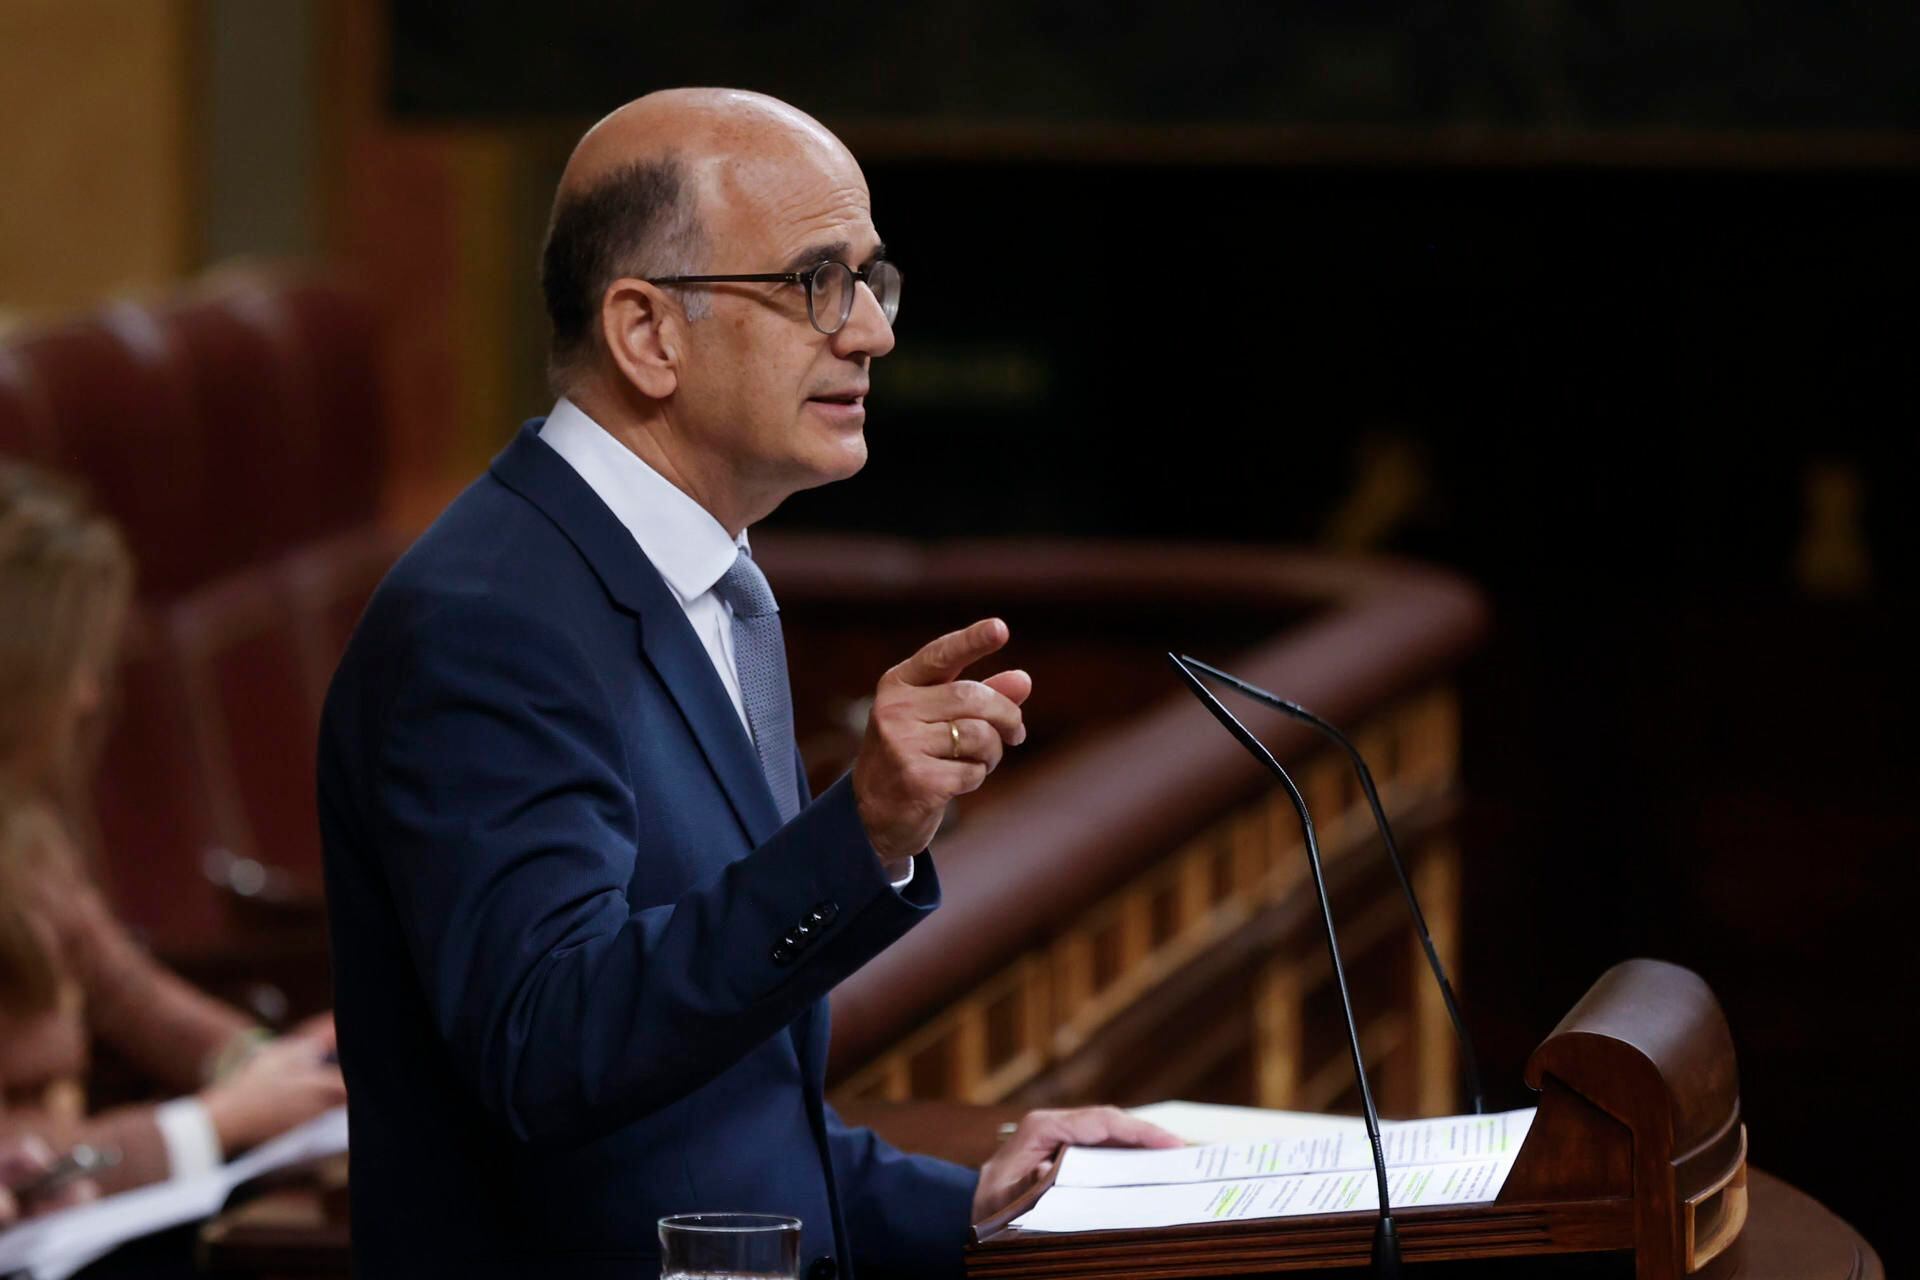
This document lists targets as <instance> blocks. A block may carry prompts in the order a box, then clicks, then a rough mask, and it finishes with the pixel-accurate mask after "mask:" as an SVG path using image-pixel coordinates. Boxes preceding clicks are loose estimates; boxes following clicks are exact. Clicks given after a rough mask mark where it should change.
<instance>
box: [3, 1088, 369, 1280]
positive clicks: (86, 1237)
mask: <svg viewBox="0 0 1920 1280" xmlns="http://www.w3.org/2000/svg"><path fill="white" fill-rule="evenodd" d="M346 1149H347V1109H346V1108H345V1107H338V1108H336V1109H334V1110H332V1111H329V1112H327V1113H326V1114H324V1115H321V1116H318V1117H316V1118H314V1119H312V1120H309V1121H308V1122H307V1123H306V1124H303V1125H300V1126H298V1127H297V1128H294V1129H290V1130H288V1131H287V1132H286V1133H283V1134H281V1135H280V1136H279V1137H277V1138H274V1139H273V1140H271V1141H269V1142H263V1143H261V1144H260V1145H259V1146H257V1147H255V1148H254V1149H253V1150H252V1151H249V1152H248V1153H247V1154H246V1155H243V1156H241V1157H239V1158H238V1159H236V1160H230V1161H228V1162H227V1163H226V1164H224V1165H222V1166H220V1167H219V1168H218V1169H214V1170H212V1171H211V1172H208V1173H203V1174H200V1175H199V1176H197V1177H188V1178H169V1179H168V1180H167V1181H165V1182H156V1183H153V1184H151V1185H149V1186H144V1187H135V1188H134V1189H133V1190H131V1191H122V1192H121V1193H120V1194H119V1195H114V1196H108V1197H106V1198H105V1199H103V1200H96V1201H93V1202H92V1203H90V1204H83V1205H77V1206H75V1207H74V1208H71V1209H62V1210H60V1211H59V1212H57V1213H50V1214H48V1215H47V1216H46V1217H44V1218H32V1219H29V1220H28V1221H26V1222H22V1223H20V1224H19V1225H17V1226H15V1227H13V1228H11V1229H9V1230H7V1231H5V1232H0V1276H7V1277H13V1276H14V1275H15V1274H16V1273H21V1274H24V1275H26V1276H28V1277H31V1280H66V1277H68V1276H70V1275H72V1274H73V1273H74V1272H76V1271H78V1270H80V1268H82V1267H84V1266H86V1265H87V1264H88V1263H90V1262H92V1261H94V1260H95V1259H97V1258H100V1257H103V1256H104V1255H106V1254H107V1253H109V1252H111V1251H112V1250H113V1249H114V1248H115V1247H116V1246H118V1245H120V1244H123V1243H125V1242H126V1241H128V1240H134V1239H137V1238H139V1237H141V1236H146V1235H152V1234H153V1233H154V1232H156V1231H164V1230H166V1229H167V1228H168V1227H172V1226H177V1225H179V1224H180V1223H182V1222H193V1221H196V1220H198V1219H200V1218H207V1217H211V1216H212V1215H214V1214H216V1213H218V1212H220V1208H221V1206H222V1205H224V1204H226V1202H227V1197H228V1196H229V1195H231V1194H233V1189H234V1188H235V1187H238V1186H239V1185H240V1184H241V1183H243V1182H250V1181H252V1180H253V1179H255V1178H258V1177H262V1176H264V1175H266V1174H269V1173H273V1172H276V1171H278V1170H280V1169H286V1168H291V1167H292V1166H294V1165H299V1164H305V1163H307V1162H308V1161H312V1160H320V1159H324V1158H325V1157H327V1156H331V1155H337V1154H339V1153H340V1152H342V1151H345V1150H346Z"/></svg>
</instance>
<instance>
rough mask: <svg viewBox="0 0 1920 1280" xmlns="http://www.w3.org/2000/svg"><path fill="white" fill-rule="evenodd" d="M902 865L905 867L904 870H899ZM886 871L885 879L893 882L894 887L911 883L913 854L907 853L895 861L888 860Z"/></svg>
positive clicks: (898, 887) (897, 887) (902, 887)
mask: <svg viewBox="0 0 1920 1280" xmlns="http://www.w3.org/2000/svg"><path fill="white" fill-rule="evenodd" d="M902 867H905V868H906V870H904V871H903V870H901V868H902ZM886 872H887V879H889V880H891V881H892V882H893V887H894V888H896V889H904V888H906V887H907V886H908V885H910V884H912V883H913V855H912V854H908V855H907V856H906V857H904V858H901V859H899V860H897V861H894V862H889V863H888V864H887V865H886Z"/></svg>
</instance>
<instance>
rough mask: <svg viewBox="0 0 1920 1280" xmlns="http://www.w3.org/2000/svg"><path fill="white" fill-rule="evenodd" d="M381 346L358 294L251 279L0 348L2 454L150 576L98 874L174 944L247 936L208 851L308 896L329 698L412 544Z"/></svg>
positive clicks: (108, 768) (105, 788)
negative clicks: (403, 538)
mask: <svg viewBox="0 0 1920 1280" xmlns="http://www.w3.org/2000/svg"><path fill="white" fill-rule="evenodd" d="M378 352H379V342H378V335H377V333H376V329H375V323H374V313H373V311H372V309H371V308H370V307H369V306H368V305H367V304H366V301H365V299H364V298H362V297H361V296H360V295H358V294H357V293H355V292H354V291H353V290H351V289H347V288H344V287H342V286H340V285H338V284H336V283H334V282H331V281H328V280H326V279H323V278H320V277H317V276H311V275H293V274H288V273H285V272H279V271H258V270H250V271H239V272H228V273H225V274H223V275H221V276H219V277H218V278H214V279H210V280H208V281H206V282H204V283H203V284H201V285H200V286H198V287H196V288H195V289H193V290H191V291H189V292H187V293H184V294H182V295H180V296H178V297H175V298H171V299H166V300H163V301H161V302H159V303H156V304H152V305H146V304H137V303H131V302H121V303H115V304H113V305H111V306H109V307H106V308H104V309H102V310H101V311H98V312H96V313H94V314H92V315H89V316H85V317H81V318H79V319H77V320H73V321H70V322H66V323H62V324H59V325H57V326H53V327H45V328H40V329H29V330H22V331H16V332H14V333H11V334H8V335H5V336H3V337H0V454H3V455H6V456H10V457H18V458H24V459H26V460H29V461H31V462H34V463H37V464H40V465H44V466H49V467H52V468H54V469H56V470H59V471H62V472H65V473H66V474H68V475H71V476H73V477H75V478H77V479H79V480H80V481H82V482H83V483H84V484H86V485H87V486H88V488H89V489H90V490H91V491H92V492H93V494H94V496H95V497H96V498H97V499H98V501H99V504H100V505H101V507H102V508H103V509H104V510H106V511H107V512H108V513H110V514H111V515H112V516H113V517H114V518H115V519H116V520H118V521H119V522H120V524H121V526H122V527H123V528H124V529H125V530H126V532H127V538H128V542H129V544H130V546H131V547H132V549H133V552H134V555H135V557H136V558H137V559H138V561H139V565H140V580H139V585H140V596H141V607H140V610H139V616H138V618H137V619H136V623H135V626H134V632H135V636H134V639H133V640H132V642H131V643H130V646H129V651H128V654H127V658H126V661H125V664H124V670H123V672H122V680H121V683H122V695H121V707H120V712H119V715H118V717H117V719H116V722H115V726H114V729H113V731H112V733H111V734H110V736H109V739H108V741H107V743H106V744H105V748H104V752H103V759H102V763H101V769H100V776H99V782H98V784H97V787H96V799H97V809H98V816H99V821H100V827H101V835H102V840H101V845H102V852H103V857H104V867H103V872H104V875H105V877H106V879H107V880H108V882H109V884H110V885H111V887H112V888H113V890H114V892H115V896H116V898H117V900H118V901H119V903H120V906H121V909H122V910H123V911H124V912H125V913H126V914H127V916H128V918H129V919H130V920H131V921H132V922H133V923H134V924H136V925H137V926H139V927H141V928H142V929H143V930H144V931H145V932H146V933H148V935H149V936H151V937H152V938H154V939H155V941H156V942H157V943H159V944H160V945H161V946H162V947H163V948H165V949H167V950H170V951H174V952H176V953H177V952H180V951H183V950H187V951H194V952H199V953H204V952H205V951H206V949H207V948H208V947H209V946H210V945H212V946H216V947H217V946H218V945H219V940H220V939H221V938H222V937H224V936H227V935H228V932H229V926H232V925H233V924H234V920H233V918H232V916H231V913H230V912H228V911H227V909H226V907H227V906H228V905H230V903H227V902H224V901H223V894H222V893H221V892H220V891H218V890H216V888H215V887H214V885H213V884H212V882H211V881H209V880H208V879H207V877H206V875H205V874H204V873H203V868H204V867H205V865H206V863H207V857H208V851H209V850H210V849H224V850H227V851H229V852H230V853H231V854H233V855H234V856H236V857H240V858H251V859H257V860H258V861H259V862H260V863H262V864H264V866H265V868H266V870H267V874H269V875H270V876H272V877H273V878H274V880H275V883H276V884H278V885H279V886H280V887H282V888H287V887H291V888H293V889H295V890H296V891H304V890H306V889H312V890H313V891H315V892H317V884H318V871H319V837H318V831H317V828H316V823H315V818H314V812H313V754H314V740H315V737H316V734H317V732H318V717H319V703H320V697H321V694H322V692H323V690H324V689H325V685H326V681H327V679H328V678H329V677H330V676H331V674H332V670H333V665H334V663H335V662H336V661H338V659H339V655H340V652H341V650H342V648H343V647H344V646H345V643H346V638H347V636H348V634H349V633H350V632H351V630H352V627H353V624H354V622H355V621H356V620H357V619H358V617H359V613H360V609H361V607H362V605H364V603H365V601H366V598H367V596H368V595H369V594H370V593H371V591H372V590H373V587H374V585H375V584H376V583H377V582H378V581H379V579H380V576H381V574H382V573H384V572H385V570H386V567H387V565H388V564H390V563H391V562H392V559H393V557H394V555H395V554H396V552H397V549H398V547H397V543H396V541H395V539H393V538H392V537H391V536H390V535H388V534H387V533H385V532H384V531H383V530H381V529H380V527H379V525H378V523H377V520H378V517H379V511H380V497H381V485H382V482H383V464H382V457H383V447H384V442H385V440H386V435H387V432H386V424H385V420H384V411H383V400H382V395H381V380H380V374H379V356H378ZM276 872H278V873H280V874H278V875H275V873H276Z"/></svg>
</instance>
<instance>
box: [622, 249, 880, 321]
mask: <svg viewBox="0 0 1920 1280" xmlns="http://www.w3.org/2000/svg"><path fill="white" fill-rule="evenodd" d="M882 267H889V268H892V271H893V279H894V298H893V307H892V309H888V307H887V305H886V304H885V303H884V302H881V303H880V314H881V315H883V316H885V317H886V318H887V323H888V324H892V323H893V321H894V317H895V316H898V315H899V314H900V286H901V285H902V284H903V283H904V282H905V280H906V277H905V275H903V274H902V272H901V270H900V268H899V267H898V266H896V265H895V264H894V262H893V260H892V259H891V258H881V259H880V260H879V261H877V262H869V263H868V264H867V265H866V266H864V267H859V268H855V267H850V266H848V265H847V264H846V263H844V262H836V261H834V260H833V259H832V258H828V259H827V260H826V261H824V262H816V263H814V264H813V265H812V266H810V267H802V268H801V269H800V270H798V271H760V272H753V273H750V274H747V275H723V276H659V277H657V278H655V279H652V280H649V281H647V283H648V284H660V285H666V284H797V285H804V286H805V287H806V291H807V321H808V323H810V324H811V325H813V327H814V328H815V329H818V330H819V331H820V332H821V333H824V334H826V335H827V336H828V337H832V336H833V335H834V334H836V333H838V332H840V331H841V330H842V329H844V328H846V327H847V321H848V320H851V319H852V318H853V288H852V287H849V288H848V289H847V292H846V299H847V301H846V304H845V305H844V306H843V307H842V308H841V314H840V320H839V323H837V324H835V325H834V326H833V328H831V329H829V328H827V326H825V325H823V324H821V323H820V316H819V312H818V309H817V308H816V307H815V306H814V303H813V299H814V284H813V282H814V281H815V280H816V279H817V278H818V277H819V275H820V273H821V272H822V271H826V270H828V269H830V268H833V269H838V270H840V271H844V272H846V273H847V274H848V275H849V276H852V277H853V285H855V286H858V285H863V284H864V285H866V286H867V292H868V293H871V294H873V300H874V301H875V302H880V293H879V291H878V290H876V289H875V288H874V287H873V273H874V272H876V271H878V270H879V269H880V268H882Z"/></svg>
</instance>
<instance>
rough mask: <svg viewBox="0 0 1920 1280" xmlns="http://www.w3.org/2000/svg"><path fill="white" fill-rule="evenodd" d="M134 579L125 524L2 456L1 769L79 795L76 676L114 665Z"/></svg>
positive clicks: (19, 782)
mask: <svg viewBox="0 0 1920 1280" xmlns="http://www.w3.org/2000/svg"><path fill="white" fill-rule="evenodd" d="M132 589H133V561H132V558H131V557H130V556H129V555H128V554H127V547H126V543H125V541H124V540H122V538H121V536H120V531H119V530H118V529H117V528H115V527H114V524H113V522H112V521H111V520H109V519H107V518H106V517H105V516H103V515H101V514H99V513H98V512H96V511H95V510H94V509H93V507H92V505H91V504H90V503H89V502H88V501H87V500H86V498H85V497H84V496H83V495H82V494H81V492H80V491H79V489H77V488H76V487H74V486H73V485H71V484H69V483H67V482H65V481H63V480H60V479H58V478H56V477H54V476H52V475H50V474H48V473H46V472H43V471H37V470H35V469H33V468H31V467H26V466H21V465H19V464H16V463H6V462H0V779H6V780H11V781H12V783H13V784H14V786H15V787H17V788H22V789H26V790H33V791H40V792H43V793H46V794H47V795H48V798H49V799H56V800H71V798H72V796H71V792H72V790H73V789H74V788H75V787H77V785H78V777H79V774H80V773H81V772H82V771H83V770H84V767H85V762H84V761H83V760H82V759H81V758H80V756H81V752H80V744H78V743H77V742H75V741H73V740H72V733H71V730H72V727H73V726H72V725H71V724H70V723H69V720H70V717H71V714H72V711H71V707H72V699H73V692H74V687H75V682H76V681H77V680H78V679H79V677H80V675H81V673H82V672H83V671H85V670H87V669H88V667H89V666H91V668H92V670H93V672H94V673H95V674H96V675H97V676H99V677H100V678H101V679H102V680H104V679H105V678H106V677H107V675H108V674H109V672H110V670H111V668H112V666H113V660H114V657H115V655H116V653H117V650H118V647H119V640H120V629H121V623H122V621H123V619H124V618H125V616H126V611H127V604H128V601H129V599H130V598H131V595H132Z"/></svg>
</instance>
